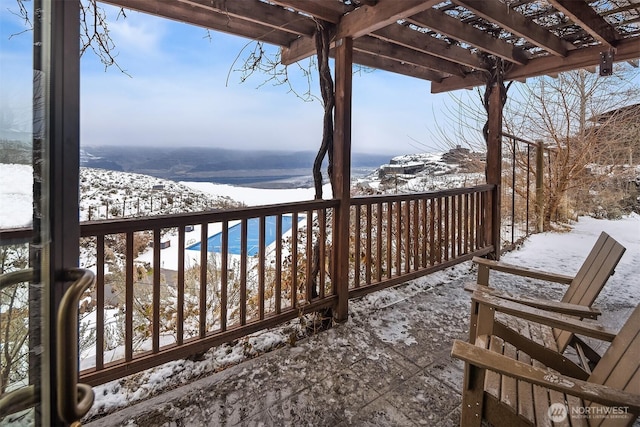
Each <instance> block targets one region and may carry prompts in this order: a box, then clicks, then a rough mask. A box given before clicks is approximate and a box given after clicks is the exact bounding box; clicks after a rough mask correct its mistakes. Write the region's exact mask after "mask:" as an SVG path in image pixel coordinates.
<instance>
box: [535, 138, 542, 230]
mask: <svg viewBox="0 0 640 427" xmlns="http://www.w3.org/2000/svg"><path fill="white" fill-rule="evenodd" d="M543 231H544V142H542V141H538V145H537V146H536V232H537V233H542V232H543Z"/></svg>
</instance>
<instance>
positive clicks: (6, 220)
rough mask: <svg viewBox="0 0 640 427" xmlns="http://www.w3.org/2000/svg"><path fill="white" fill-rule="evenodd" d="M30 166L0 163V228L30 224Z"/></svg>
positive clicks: (31, 183)
mask: <svg viewBox="0 0 640 427" xmlns="http://www.w3.org/2000/svg"><path fill="white" fill-rule="evenodd" d="M32 185H33V182H32V179H31V166H29V165H14V164H4V163H0V206H2V209H0V228H19V227H28V226H30V225H31V222H32V218H31V212H32V210H33V209H32V204H31V203H32V198H31V191H32Z"/></svg>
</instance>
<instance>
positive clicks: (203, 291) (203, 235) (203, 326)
mask: <svg viewBox="0 0 640 427" xmlns="http://www.w3.org/2000/svg"><path fill="white" fill-rule="evenodd" d="M208 255H209V224H208V223H206V222H205V223H202V224H201V225H200V291H199V300H198V301H199V304H198V310H199V312H200V313H199V322H200V324H199V328H198V333H199V336H200V338H204V337H205V335H206V334H207V263H208Z"/></svg>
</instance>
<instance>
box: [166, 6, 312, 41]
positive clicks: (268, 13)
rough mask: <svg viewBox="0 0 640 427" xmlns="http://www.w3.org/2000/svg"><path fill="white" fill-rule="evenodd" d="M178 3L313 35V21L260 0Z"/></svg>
mask: <svg viewBox="0 0 640 427" xmlns="http://www.w3.org/2000/svg"><path fill="white" fill-rule="evenodd" d="M176 1H178V2H180V3H185V4H189V5H192V6H196V7H201V8H203V9H206V10H208V11H213V12H216V13H222V14H224V15H227V16H228V18H239V19H241V20H244V21H249V22H254V23H256V24H260V25H266V26H269V27H272V28H275V29H278V30H282V31H286V32H290V33H293V34H295V35H301V34H304V35H307V36H311V35H313V33H314V31H315V27H316V26H315V23H314V22H313V20H312V19H311V18H310V17H305V16H304V15H301V14H299V13H297V12H294V11H292V10H287V9H284V8H278V7H274V6H270V5H268V4H266V3H264V2H262V1H260V0H242V1H226V0H176Z"/></svg>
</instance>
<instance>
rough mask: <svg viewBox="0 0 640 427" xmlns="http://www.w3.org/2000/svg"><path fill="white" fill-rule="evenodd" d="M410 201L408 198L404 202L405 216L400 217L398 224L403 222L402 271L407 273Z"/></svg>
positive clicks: (409, 258)
mask: <svg viewBox="0 0 640 427" xmlns="http://www.w3.org/2000/svg"><path fill="white" fill-rule="evenodd" d="M410 205H411V202H410V201H409V200H406V201H405V202H404V216H405V218H400V222H399V224H403V223H404V230H403V233H402V234H403V238H404V272H405V273H408V272H409V271H410V270H409V269H410V268H411V267H410V265H411V248H410V247H409V246H410V245H411V239H410V236H411V209H410V207H411V206H410Z"/></svg>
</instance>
